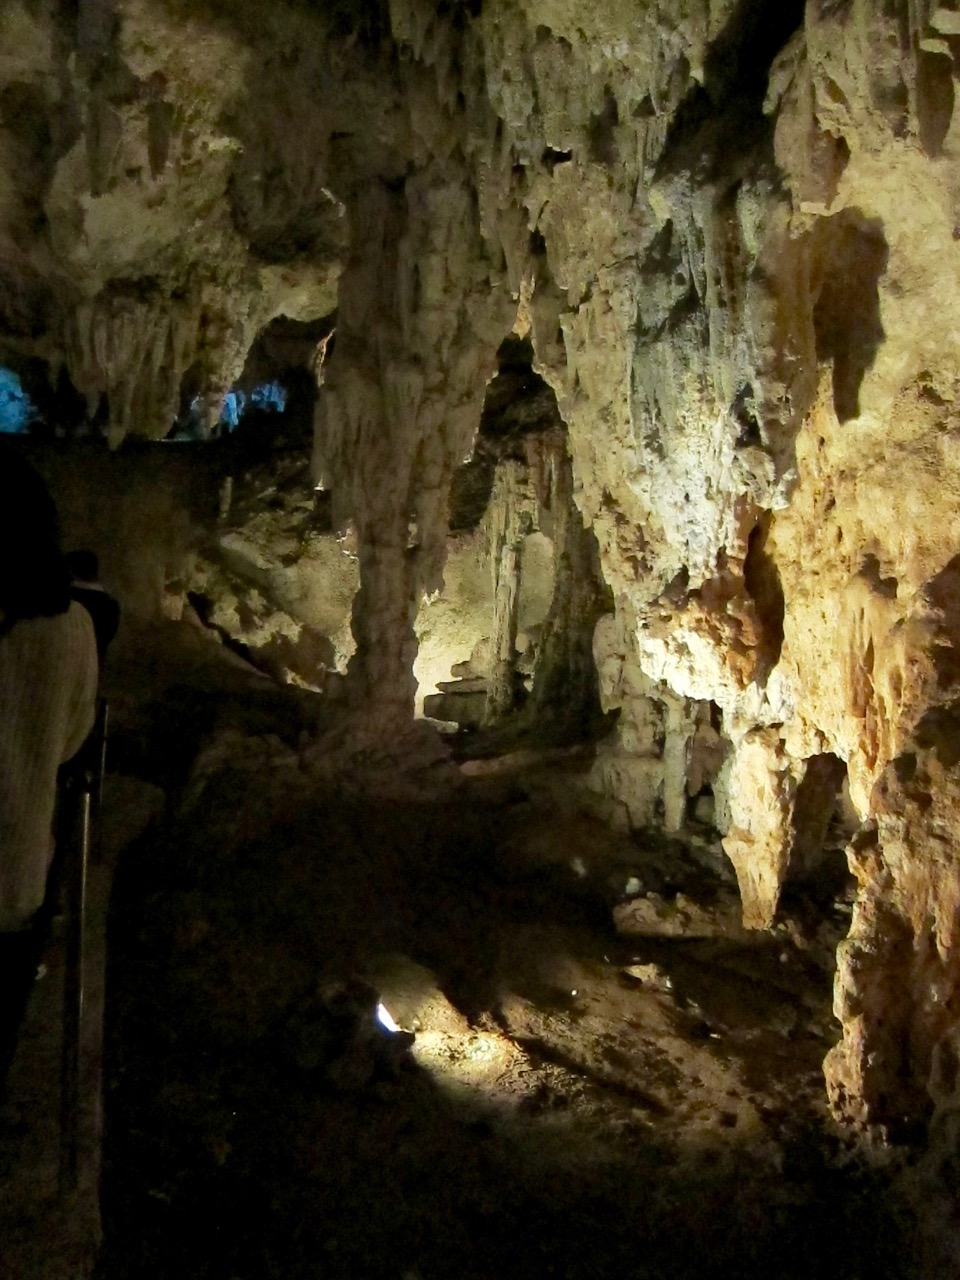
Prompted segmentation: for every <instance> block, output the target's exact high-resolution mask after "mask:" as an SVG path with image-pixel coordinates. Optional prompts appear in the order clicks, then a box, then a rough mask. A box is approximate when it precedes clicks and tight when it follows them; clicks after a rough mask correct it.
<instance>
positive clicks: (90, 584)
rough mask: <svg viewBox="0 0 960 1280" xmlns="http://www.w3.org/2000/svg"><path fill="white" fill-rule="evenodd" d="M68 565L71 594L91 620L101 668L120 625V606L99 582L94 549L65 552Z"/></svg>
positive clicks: (98, 569)
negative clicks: (70, 578) (70, 575)
mask: <svg viewBox="0 0 960 1280" xmlns="http://www.w3.org/2000/svg"><path fill="white" fill-rule="evenodd" d="M67 567H68V568H69V570H70V573H71V574H72V576H73V585H72V587H71V588H70V594H71V595H72V596H73V598H74V600H76V601H77V603H78V604H82V605H83V607H84V608H85V609H86V611H87V613H89V615H90V618H91V620H92V622H93V632H94V635H95V636H96V638H97V657H98V658H99V659H100V667H101V669H102V667H103V662H104V659H105V658H106V656H107V649H108V648H109V646H110V641H111V640H112V639H113V637H114V636H115V635H116V634H117V628H118V627H119V625H120V605H119V604H118V603H117V601H116V600H115V599H114V597H113V596H112V595H111V594H110V592H109V591H107V589H106V587H105V586H103V584H102V583H101V582H100V562H99V560H98V559H97V556H96V553H95V552H93V551H86V550H84V551H70V552H68V553H67Z"/></svg>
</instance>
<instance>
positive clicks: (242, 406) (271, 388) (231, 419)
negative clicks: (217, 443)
mask: <svg viewBox="0 0 960 1280" xmlns="http://www.w3.org/2000/svg"><path fill="white" fill-rule="evenodd" d="M286 407H287V393H286V391H285V390H284V388H283V387H282V386H281V384H280V383H279V382H259V383H257V385H256V386H255V387H253V388H252V390H250V391H241V390H239V388H234V389H233V390H232V391H228V392H227V394H226V395H225V396H224V398H223V408H222V409H221V410H220V421H219V426H220V430H221V432H227V433H228V434H229V433H230V432H231V431H235V430H236V428H237V427H238V426H239V425H240V419H241V418H242V417H243V416H244V414H245V413H247V412H248V411H249V410H251V409H257V410H259V411H260V412H261V413H283V411H284V409H286ZM202 409H203V401H202V399H201V397H200V396H196V397H195V398H194V399H193V400H192V401H191V403H190V412H189V414H188V415H187V421H186V422H185V423H183V424H182V425H181V426H180V427H179V429H178V430H177V431H175V433H174V434H173V435H172V436H171V437H169V438H170V439H173V440H199V439H201V438H202V436H203V432H202V430H201V427H200V421H201V412H202Z"/></svg>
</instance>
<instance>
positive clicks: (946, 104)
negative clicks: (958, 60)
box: [917, 51, 954, 160]
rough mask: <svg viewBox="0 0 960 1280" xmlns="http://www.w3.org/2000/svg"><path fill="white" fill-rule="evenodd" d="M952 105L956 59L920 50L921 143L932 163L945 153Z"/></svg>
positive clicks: (918, 108)
mask: <svg viewBox="0 0 960 1280" xmlns="http://www.w3.org/2000/svg"><path fill="white" fill-rule="evenodd" d="M953 106H954V88H953V59H952V58H951V57H950V55H949V54H948V53H927V52H924V51H921V52H920V54H919V55H918V57H917V123H918V125H919V126H920V143H921V145H922V147H923V149H924V151H925V152H926V153H927V155H928V156H930V158H931V159H933V160H935V159H937V157H938V156H939V155H940V154H941V153H942V151H943V144H944V141H945V139H946V136H947V131H948V130H949V128H950V121H951V120H952V119H953Z"/></svg>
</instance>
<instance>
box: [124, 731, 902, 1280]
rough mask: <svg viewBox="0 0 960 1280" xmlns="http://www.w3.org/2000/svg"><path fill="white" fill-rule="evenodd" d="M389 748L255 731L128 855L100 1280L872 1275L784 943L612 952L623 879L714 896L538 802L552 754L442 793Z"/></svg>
mask: <svg viewBox="0 0 960 1280" xmlns="http://www.w3.org/2000/svg"><path fill="white" fill-rule="evenodd" d="M286 714H287V712H286V711H285V712H283V715H286ZM281 719H282V716H281ZM140 728H141V730H142V725H141V726H140ZM421 729H422V732H417V733H416V734H415V735H414V736H413V737H412V738H411V739H409V740H407V741H406V742H404V743H393V744H389V745H381V747H380V750H379V754H378V752H377V751H376V750H374V749H373V748H372V747H371V746H370V745H369V744H367V745H366V746H365V747H363V748H362V749H358V748H357V747H356V741H355V740H354V739H353V738H352V737H351V735H350V733H349V732H348V731H347V730H346V729H345V728H341V730H340V731H339V732H337V731H335V730H334V729H333V727H331V726H328V728H327V730H326V736H325V737H323V738H322V739H321V742H323V743H325V744H326V749H325V751H324V750H321V748H320V747H319V746H317V745H309V744H308V743H307V741H306V739H305V737H304V736H303V735H302V734H301V736H300V738H299V743H297V742H291V741H290V740H288V741H286V742H285V741H284V740H283V736H282V735H281V734H277V733H275V732H271V729H270V725H269V716H268V715H267V712H266V711H265V710H264V707H263V706H262V707H261V708H260V711H259V712H258V715H257V717H256V723H255V724H254V725H253V726H252V727H251V726H248V728H247V729H246V730H244V728H243V727H242V726H241V725H238V724H236V723H234V724H231V725H227V726H226V727H224V726H223V725H222V724H221V726H220V727H219V728H214V729H213V730H212V731H210V732H208V733H207V735H206V737H205V738H204V739H203V742H202V745H201V749H200V751H199V754H198V755H197V759H196V763H195V766H194V768H193V769H192V771H191V772H190V774H189V776H188V777H187V778H186V779H185V780H183V781H182V782H181V784H180V785H179V786H177V787H169V788H168V805H167V812H166V814H165V816H164V817H163V818H161V819H159V820H157V821H155V822H154V824H153V825H152V827H151V828H150V829H149V830H148V831H147V832H146V834H144V835H143V836H141V837H140V838H139V839H138V841H137V842H136V843H135V844H134V845H133V846H131V848H130V849H129V850H128V851H127V853H126V855H125V857H124V859H123V861H122V863H121V867H120V871H119V874H118V878H117V882H116V889H115V901H114V907H113V925H112V937H111V973H110V992H111V996H110V1001H109V1013H108V1019H109V1027H108V1062H107V1092H106V1119H107V1125H106V1152H105V1168H106V1172H105V1179H104V1222H105V1235H106V1248H105V1252H104V1257H103V1262H102V1274H103V1277H104V1280H120V1278H121V1277H125V1276H134V1275H136V1276H137V1277H166V1276H173V1275H177V1276H183V1277H194V1276H195V1277H210V1278H213V1277H223V1280H240V1278H241V1277H242V1278H243V1280H247V1278H249V1280H254V1278H259V1277H272V1276H283V1277H285V1278H287V1280H291V1278H296V1277H306V1276H311V1277H315V1276H317V1275H323V1276H331V1277H339V1276H343V1277H347V1276H349V1277H359V1276H363V1277H379V1276H384V1277H387V1276H390V1277H397V1278H399V1277H414V1276H416V1277H420V1280H429V1278H431V1277H438V1278H439V1277H449V1276H463V1277H468V1278H473V1277H476V1278H477V1280H480V1277H492V1276H494V1275H496V1276H514V1275H516V1276H520V1275H526V1276H548V1275H559V1276H570V1277H577V1278H579V1277H592V1276H598V1277H599V1276H610V1275H623V1276H637V1277H646V1276H651V1277H652V1276H657V1277H686V1276H692V1275H697V1276H698V1277H699V1276H704V1275H706V1276H738V1277H740V1276H744V1277H749V1276H761V1275H762V1276H773V1275H775V1276H778V1277H779V1276H782V1277H797V1280H801V1278H802V1280H809V1278H811V1277H814V1276H816V1277H838V1278H839V1277H841V1276H844V1277H845V1276H850V1277H853V1276H855V1275H860V1274H870V1275H873V1276H883V1277H887V1276H890V1277H892V1276H897V1275H900V1274H902V1273H901V1271H900V1270H899V1269H898V1268H899V1266H900V1261H899V1260H900V1259H901V1257H902V1253H901V1246H900V1244H899V1240H898V1235H897V1232H898V1230H899V1228H898V1226H897V1224H896V1219H895V1218H894V1217H893V1216H891V1205H892V1198H891V1193H890V1191H889V1178H888V1175H887V1174H886V1173H884V1172H883V1171H882V1170H880V1171H877V1170H873V1171H871V1169H870V1168H868V1167H867V1166H866V1165H864V1164H863V1163H862V1162H861V1161H860V1160H859V1158H858V1157H857V1156H856V1155H855V1153H854V1151H853V1148H852V1146H851V1144H850V1143H849V1142H848V1140H847V1139H846V1138H845V1137H844V1136H843V1134H842V1133H841V1132H840V1131H839V1130H837V1129H836V1128H835V1127H834V1126H833V1123H832V1122H831V1121H830V1119H829V1118H828V1115H827V1113H826V1107H825V1104H824V1101H823V1087H822V1075H821V1071H820V1064H821V1061H822V1058H823V1055H824V1053H825V1051H826V1049H827V1048H828V1047H829V1044H830V1043H831V1042H832V1039H833V1038H834V1037H835V1033H836V1032H835V1027H834V1025H833V1023H832V1020H831V1015H830V974H829V972H828V971H827V970H825V969H824V967H823V965H822V963H821V962H820V958H819V957H820V952H819V951H818V949H817V947H816V946H815V945H811V942H812V941H813V940H815V936H816V935H815V930H811V928H810V927H809V922H807V923H805V922H804V921H803V920H802V918H801V915H800V914H798V915H796V916H795V918H794V919H793V922H792V923H791V924H790V925H789V927H787V928H784V929H781V930H779V931H774V932H772V933H770V934H763V935H758V934H754V935H745V934H743V933H742V931H739V930H735V931H733V932H732V933H731V934H730V935H725V934H724V933H723V932H722V931H718V932H717V933H716V934H715V935H714V936H710V937H699V938H691V937H689V936H683V935H680V936H662V935H661V936H624V935H621V934H618V932H617V930H616V928H615V925H614V909H615V907H616V905H617V902H618V901H620V900H623V898H624V893H625V891H626V890H627V888H628V887H629V888H630V890H633V889H634V886H633V885H632V884H630V881H631V880H632V879H634V880H638V881H639V880H640V878H641V876H646V878H647V883H648V884H649V885H650V886H651V888H652V886H656V889H657V892H659V895H660V898H661V900H665V898H666V897H668V896H669V894H670V892H671V888H673V889H674V891H676V886H682V890H683V892H684V893H686V894H687V896H688V898H689V900H690V901H693V900H694V898H695V896H696V895H699V897H700V898H701V899H702V900H703V901H708V900H709V897H710V892H711V891H712V892H717V891H718V890H722V889H723V885H722V884H719V883H718V881H717V877H716V875H715V873H714V872H713V871H711V870H710V865H709V863H710V859H709V857H706V856H704V854H703V850H702V849H701V850H700V854H699V858H695V857H692V856H691V857H687V858H686V859H685V858H684V856H683V853H682V850H681V849H680V848H679V847H678V846H674V845H670V844H669V842H662V841H661V842H660V843H659V844H654V843H653V842H652V840H649V841H646V842H645V841H644V840H643V839H640V838H638V837H637V836H633V835H623V834H617V833H615V832H613V831H611V830H610V829H609V828H607V827H605V826H604V825H603V824H602V823H600V822H599V821H598V820H597V819H596V818H592V817H590V816H589V815H586V814H580V815H579V816H578V815H576V814H575V813H574V812H573V810H572V808H571V807H570V806H569V805H567V806H565V805H563V804H562V803H558V801H557V797H558V796H559V795H563V794H565V793H571V794H572V787H571V786H570V785H569V784H570V781H571V778H572V776H573V774H575V772H576V770H577V768H579V767H582V764H578V763H577V754H576V753H575V752H570V753H567V754H566V756H564V755H563V753H557V752H553V753H549V752H548V753H546V754H545V755H543V756H541V757H540V761H539V764H538V752H537V751H536V750H535V749H530V750H528V751H527V753H526V754H525V755H523V756H520V757H519V759H520V762H521V764H522V767H521V768H516V767H511V768H508V769H506V770H505V771H501V772H500V773H499V775H498V774H497V772H496V770H491V769H490V768H487V769H481V770H480V771H479V774H477V773H474V774H473V776H471V770H470V769H469V768H467V769H466V771H464V769H463V768H462V767H459V766H458V765H456V764H454V763H453V762H452V761H451V759H450V757H449V754H448V753H446V752H444V751H442V750H439V751H438V750H437V747H436V737H435V735H433V734H432V732H431V731H430V730H428V729H425V728H424V727H422V726H421ZM166 731H167V733H170V732H171V726H170V725H169V724H168V725H167V726H166ZM137 740H138V741H140V740H142V733H141V738H140V739H137ZM430 743H432V744H433V746H430V745H429V744H430ZM129 746H130V741H129V740H128V741H127V743H126V748H129ZM124 750H125V740H124V735H123V732H122V731H119V732H118V738H117V742H116V753H117V757H118V761H117V763H118V765H120V764H122V763H123V759H122V757H123V753H124ZM564 759H565V760H566V763H565V764H564V763H562V760H564ZM136 760H137V762H138V767H140V768H141V769H142V768H143V767H144V762H145V760H146V757H145V756H143V755H142V754H141V755H139V756H137V757H136ZM516 763H517V759H516V758H515V759H514V765H516ZM565 776H566V782H567V785H563V782H564V777H565ZM671 875H672V876H674V881H675V883H674V884H673V885H672V884H671V881H670V876H671ZM822 923H823V922H821V924H822ZM378 1005H380V1006H382V1007H383V1008H385V1009H386V1010H387V1011H388V1012H389V1014H390V1015H391V1016H392V1017H393V1019H395V1022H396V1024H397V1025H399V1026H400V1028H401V1032H400V1033H395V1032H394V1033H391V1032H389V1031H387V1030H386V1029H385V1028H384V1026H383V1025H382V1024H381V1023H380V1022H379V1021H378V1020H377V1010H378ZM409 1033H412V1036H411V1035H410V1034H409Z"/></svg>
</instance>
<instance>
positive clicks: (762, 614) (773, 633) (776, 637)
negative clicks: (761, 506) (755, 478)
mask: <svg viewBox="0 0 960 1280" xmlns="http://www.w3.org/2000/svg"><path fill="white" fill-rule="evenodd" d="M772 523H773V513H772V512H770V511H766V512H764V514H763V515H762V516H761V517H760V520H759V521H758V523H757V524H756V525H755V526H754V528H753V529H752V530H751V532H750V537H749V538H748V540H747V555H746V559H745V560H744V562H743V581H744V586H745V587H746V589H747V594H748V595H749V596H750V599H751V600H752V601H753V603H754V604H755V605H756V609H757V618H758V620H759V622H760V629H761V636H762V643H761V647H760V662H759V664H758V669H757V676H756V679H757V683H758V684H761V685H762V684H763V683H764V682H765V680H766V678H767V676H768V675H769V674H770V672H771V671H772V670H773V668H774V667H775V666H776V665H777V663H778V662H779V661H780V651H781V649H782V648H783V616H784V610H785V607H786V606H785V603H784V598H783V586H782V584H781V582H780V572H779V570H778V569H777V566H776V563H775V562H774V559H773V557H772V556H771V555H770V553H769V552H768V551H767V549H766V548H767V541H768V539H769V537H770V526H771V524H772Z"/></svg>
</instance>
